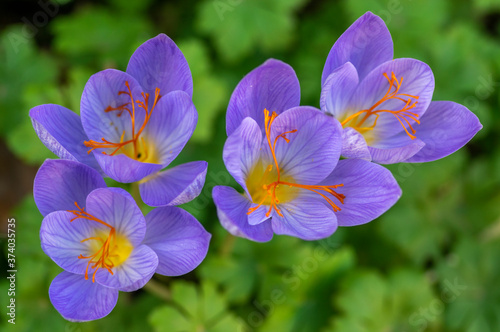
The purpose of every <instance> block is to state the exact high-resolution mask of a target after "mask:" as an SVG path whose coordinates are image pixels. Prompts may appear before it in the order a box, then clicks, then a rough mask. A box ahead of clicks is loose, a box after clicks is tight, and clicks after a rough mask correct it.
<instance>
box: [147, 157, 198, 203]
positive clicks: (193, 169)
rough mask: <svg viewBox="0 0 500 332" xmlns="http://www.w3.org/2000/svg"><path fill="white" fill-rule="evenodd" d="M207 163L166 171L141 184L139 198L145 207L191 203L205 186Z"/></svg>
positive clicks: (191, 163)
mask: <svg viewBox="0 0 500 332" xmlns="http://www.w3.org/2000/svg"><path fill="white" fill-rule="evenodd" d="M207 167H208V163H207V162H206V161H193V162H190V163H186V164H182V165H178V166H175V167H173V168H171V169H167V170H165V171H163V172H160V173H158V174H156V175H153V176H152V177H151V178H147V179H145V180H144V182H141V183H140V185H139V189H140V192H141V198H142V200H143V201H144V203H146V204H147V205H150V206H164V205H180V204H184V203H187V202H190V201H192V200H193V199H195V198H196V197H198V195H199V194H200V193H201V190H202V189H203V185H204V184H205V177H206V175H207Z"/></svg>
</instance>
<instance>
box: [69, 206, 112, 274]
mask: <svg viewBox="0 0 500 332" xmlns="http://www.w3.org/2000/svg"><path fill="white" fill-rule="evenodd" d="M75 206H76V208H77V210H68V212H71V213H73V214H74V215H75V217H74V218H73V219H71V220H70V222H72V221H74V220H76V219H80V218H81V219H87V220H92V221H95V222H98V223H99V224H101V225H104V226H106V227H109V229H110V231H109V235H108V237H107V239H106V240H103V238H102V237H100V236H95V237H89V238H86V239H83V240H82V241H81V242H86V241H91V240H92V241H98V242H99V243H100V244H101V246H100V249H98V250H97V251H96V252H95V253H94V254H93V255H90V256H83V255H82V254H80V255H79V256H78V258H79V259H88V260H89V262H88V263H87V269H86V270H85V280H88V279H89V267H90V268H92V269H95V270H94V274H93V275H92V282H95V275H96V273H97V271H98V270H99V269H100V268H103V269H106V270H108V272H109V273H111V274H113V271H112V270H111V269H112V268H113V267H114V266H115V264H114V263H113V262H112V260H111V258H112V257H114V255H113V254H112V251H114V249H116V248H115V247H116V245H115V244H116V230H115V228H114V227H113V226H111V225H110V224H108V223H106V222H104V221H102V220H100V219H98V218H96V217H94V216H92V215H91V214H89V213H87V212H85V211H84V208H81V207H79V206H78V203H77V202H75Z"/></svg>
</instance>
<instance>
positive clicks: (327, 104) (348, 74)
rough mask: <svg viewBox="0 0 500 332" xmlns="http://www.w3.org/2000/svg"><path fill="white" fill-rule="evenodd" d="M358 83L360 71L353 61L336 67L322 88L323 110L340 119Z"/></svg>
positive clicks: (321, 103)
mask: <svg viewBox="0 0 500 332" xmlns="http://www.w3.org/2000/svg"><path fill="white" fill-rule="evenodd" d="M358 83H359V80H358V72H357V71H356V68H355V67H354V66H353V64H352V63H350V62H347V63H345V64H344V65H342V66H340V67H339V68H337V69H335V70H334V71H333V72H332V73H331V74H330V76H328V78H327V79H326V81H325V83H324V84H323V88H322V89H321V99H320V105H321V110H322V111H323V112H325V113H327V114H331V115H333V116H334V117H336V118H337V119H340V118H341V117H342V115H343V114H344V113H345V111H346V107H347V103H348V102H349V100H350V98H351V96H352V94H353V93H354V91H355V89H356V87H357V86H358Z"/></svg>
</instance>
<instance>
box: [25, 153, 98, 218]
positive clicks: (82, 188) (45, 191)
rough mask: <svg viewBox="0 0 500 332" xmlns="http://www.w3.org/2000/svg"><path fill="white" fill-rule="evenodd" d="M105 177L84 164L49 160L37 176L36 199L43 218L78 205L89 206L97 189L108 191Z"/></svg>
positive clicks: (34, 188)
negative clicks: (90, 198)
mask: <svg viewBox="0 0 500 332" xmlns="http://www.w3.org/2000/svg"><path fill="white" fill-rule="evenodd" d="M105 187H106V183H105V182H104V180H103V179H102V177H101V175H100V174H99V173H98V172H97V171H96V170H94V169H93V168H90V167H88V166H86V165H84V164H81V163H79V162H76V161H70V160H51V159H47V160H45V162H44V163H43V164H42V166H41V167H40V169H39V170H38V172H37V174H36V176H35V182H34V185H33V196H34V199H35V203H36V206H37V207H38V210H40V213H41V214H42V215H43V216H46V215H47V214H49V213H50V212H53V211H59V210H74V209H75V202H77V203H78V204H79V205H80V206H84V205H85V200H86V199H87V195H88V194H89V193H90V192H91V191H92V190H94V189H97V188H105Z"/></svg>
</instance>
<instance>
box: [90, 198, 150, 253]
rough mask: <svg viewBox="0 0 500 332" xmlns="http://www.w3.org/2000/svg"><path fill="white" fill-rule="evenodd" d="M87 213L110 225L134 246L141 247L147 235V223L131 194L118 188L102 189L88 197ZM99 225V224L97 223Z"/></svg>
mask: <svg viewBox="0 0 500 332" xmlns="http://www.w3.org/2000/svg"><path fill="white" fill-rule="evenodd" d="M85 211H87V212H88V213H89V214H91V215H93V216H94V217H96V218H98V219H100V220H102V221H104V222H106V223H108V224H109V225H111V226H112V227H114V228H115V229H116V233H117V234H118V235H122V236H125V237H126V238H127V240H128V241H130V243H131V244H132V246H134V247H135V246H137V245H139V244H140V243H141V242H142V240H143V239H144V234H146V221H145V219H144V216H143V215H142V212H141V210H140V209H139V207H138V206H137V204H136V203H135V201H134V199H133V198H132V196H130V194H128V193H127V192H125V191H124V190H119V189H118V188H113V190H111V189H109V188H101V189H96V190H94V191H92V192H91V193H90V194H89V195H88V197H87V203H86V206H85ZM96 224H97V222H96Z"/></svg>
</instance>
